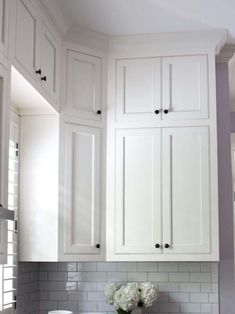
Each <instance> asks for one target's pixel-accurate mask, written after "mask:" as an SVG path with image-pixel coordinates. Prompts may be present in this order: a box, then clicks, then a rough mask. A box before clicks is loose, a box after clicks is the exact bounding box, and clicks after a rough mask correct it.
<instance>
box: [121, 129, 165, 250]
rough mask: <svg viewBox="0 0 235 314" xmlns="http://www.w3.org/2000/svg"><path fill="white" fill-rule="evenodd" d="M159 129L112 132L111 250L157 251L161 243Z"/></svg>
mask: <svg viewBox="0 0 235 314" xmlns="http://www.w3.org/2000/svg"><path fill="white" fill-rule="evenodd" d="M160 173H161V168H160V130H157V129H155V130H154V129H149V130H147V129H146V130H145V129H142V130H141V129H138V130H137V129H133V130H118V131H117V133H116V183H115V186H116V198H115V200H116V204H115V211H116V214H115V235H116V236H115V238H116V247H115V252H116V253H117V254H118V253H130V254H132V253H134V254H135V253H140V254H149V253H153V254H158V253H161V249H160V248H158V249H157V248H155V244H156V243H161V197H160V195H161V194H160V193H161V184H160Z"/></svg>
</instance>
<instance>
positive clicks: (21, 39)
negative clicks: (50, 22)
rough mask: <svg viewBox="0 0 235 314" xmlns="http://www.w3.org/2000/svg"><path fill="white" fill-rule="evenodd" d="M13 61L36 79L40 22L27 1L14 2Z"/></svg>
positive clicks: (38, 60) (38, 59)
mask: <svg viewBox="0 0 235 314" xmlns="http://www.w3.org/2000/svg"><path fill="white" fill-rule="evenodd" d="M15 59H16V60H17V61H18V62H19V63H20V65H21V66H22V67H23V68H24V70H25V71H26V72H27V73H28V74H30V75H31V76H33V77H34V78H35V79H36V78H37V76H36V73H35V71H36V70H38V69H39V68H40V20H39V16H38V12H37V11H36V9H35V8H34V6H33V5H32V3H31V2H30V1H29V0H19V1H16V22H15Z"/></svg>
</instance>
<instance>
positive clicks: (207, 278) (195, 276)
mask: <svg viewBox="0 0 235 314" xmlns="http://www.w3.org/2000/svg"><path fill="white" fill-rule="evenodd" d="M190 281H191V282H211V274H210V273H190Z"/></svg>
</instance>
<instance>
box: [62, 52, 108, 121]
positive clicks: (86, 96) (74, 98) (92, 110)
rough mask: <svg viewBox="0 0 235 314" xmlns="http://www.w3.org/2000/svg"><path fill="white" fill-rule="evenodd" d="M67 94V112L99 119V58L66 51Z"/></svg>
mask: <svg viewBox="0 0 235 314" xmlns="http://www.w3.org/2000/svg"><path fill="white" fill-rule="evenodd" d="M67 57H68V59H67V62H68V70H67V71H68V72H67V96H66V98H67V99H66V105H67V110H68V111H69V113H72V114H75V115H77V116H78V117H80V118H84V119H90V120H100V117H101V116H100V113H101V112H100V111H101V101H102V99H101V58H99V57H95V56H90V55H86V54H83V53H79V52H75V51H68V56H67Z"/></svg>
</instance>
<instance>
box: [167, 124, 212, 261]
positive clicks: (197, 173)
mask: <svg viewBox="0 0 235 314" xmlns="http://www.w3.org/2000/svg"><path fill="white" fill-rule="evenodd" d="M162 143H163V147H162V149H163V151H162V156H163V158H162V182H163V184H162V215H163V253H164V254H176V255H177V254H181V256H183V255H184V254H185V255H189V254H201V255H203V254H210V253H211V242H210V241H211V226H210V222H211V218H210V217H211V210H210V152H209V150H210V149H209V128H208V127H187V128H186V127H179V128H169V129H168V128H166V129H164V130H163V139H162ZM181 258H182V257H181Z"/></svg>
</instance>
